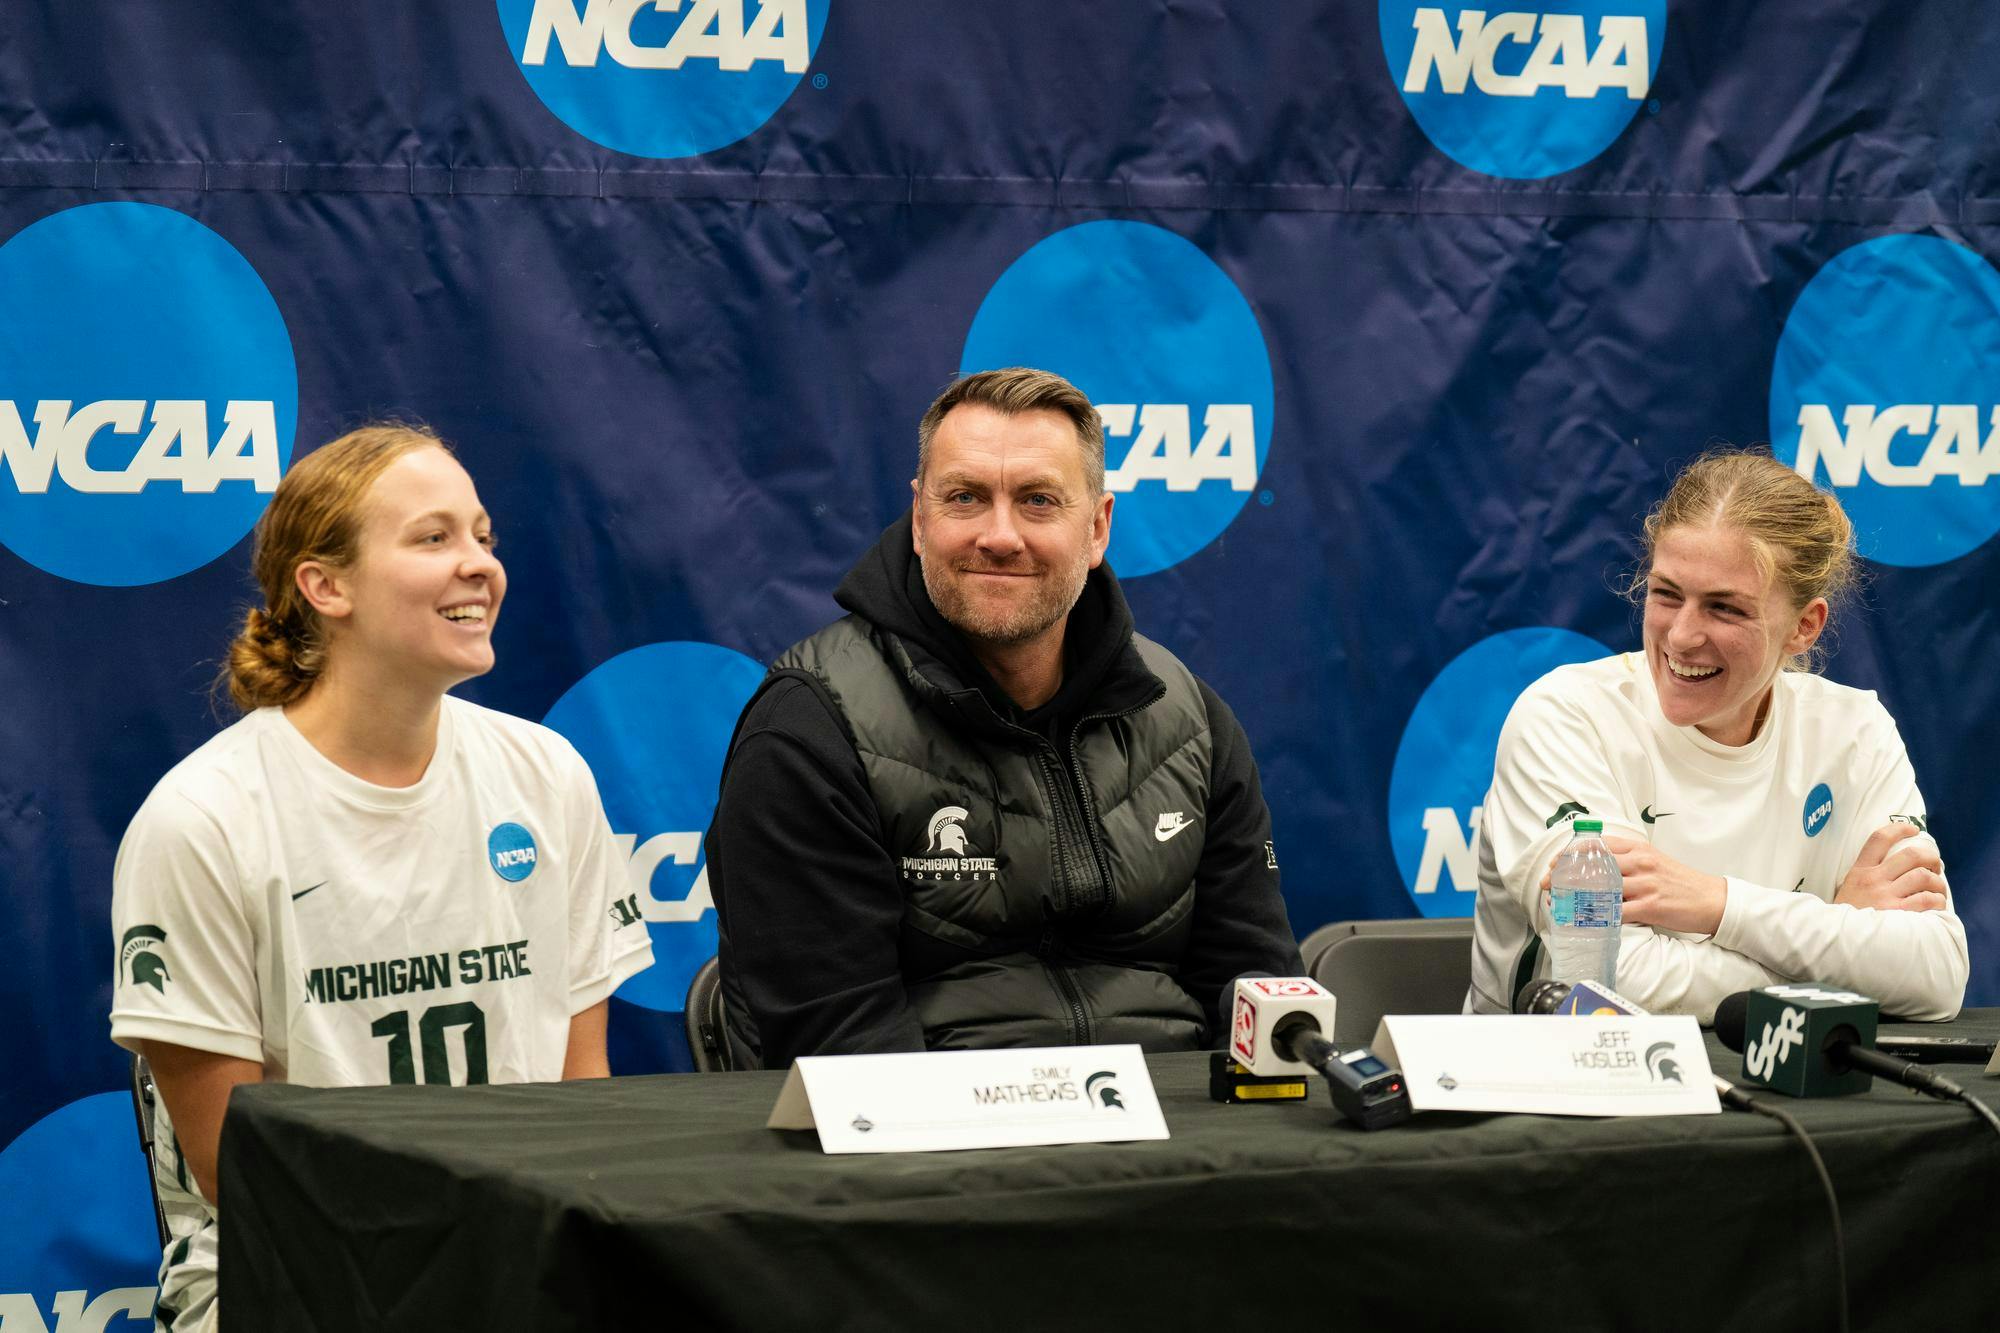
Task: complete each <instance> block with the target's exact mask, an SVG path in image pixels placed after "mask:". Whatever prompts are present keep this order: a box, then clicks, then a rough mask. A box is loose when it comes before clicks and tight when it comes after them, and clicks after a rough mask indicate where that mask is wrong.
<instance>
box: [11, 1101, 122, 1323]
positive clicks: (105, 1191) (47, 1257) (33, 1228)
mask: <svg viewBox="0 0 2000 1333" xmlns="http://www.w3.org/2000/svg"><path fill="white" fill-rule="evenodd" d="M134 1134H135V1130H134V1129H133V1125H132V1098H131V1095H130V1094H129V1093H125V1092H101V1093H98V1094H96V1095H95V1096H90V1097H85V1098H83V1099H82V1100H80V1101H75V1102H71V1103H70V1104H69V1105H68V1106H64V1107H61V1108H59V1109H57V1110H55V1111H52V1112H50V1113H49V1114H48V1115H46V1116H44V1117H43V1118H42V1119H41V1120H40V1121H38V1122H37V1123H35V1124H33V1125H31V1126H29V1127H28V1129H27V1130H25V1131H24V1132H23V1133H22V1134H21V1136H20V1137H19V1138H17V1139H15V1140H14V1141H13V1142H12V1143H10V1144H8V1145H7V1146H6V1147H5V1148H4V1149H0V1330H4V1331H5V1333H17V1331H18V1333H105V1330H109V1331H110V1333H124V1331H125V1330H131V1331H132V1333H138V1331H139V1330H141V1329H150V1328H152V1327H153V1298H154V1294H155V1289H154V1282H155V1281H156V1275H157V1273H158V1271H159V1267H160V1242H159V1236H158V1233H157V1232H156V1231H155V1230H154V1222H153V1199H152V1194H151V1192H150V1191H149V1190H148V1189H147V1187H146V1161H145V1158H144V1157H142V1156H141V1155H140V1154H139V1153H138V1152H137V1151H136V1150H135V1151H129V1152H128V1151H109V1150H108V1148H109V1146H110V1145H114V1144H115V1145H119V1146H120V1147H121V1148H122V1147H124V1146H125V1145H128V1144H130V1145H136V1142H137V1140H136V1139H135V1137H134Z"/></svg>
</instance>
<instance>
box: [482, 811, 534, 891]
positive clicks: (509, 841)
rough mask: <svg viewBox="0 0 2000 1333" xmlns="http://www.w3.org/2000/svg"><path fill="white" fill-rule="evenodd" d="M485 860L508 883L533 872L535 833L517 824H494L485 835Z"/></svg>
mask: <svg viewBox="0 0 2000 1333" xmlns="http://www.w3.org/2000/svg"><path fill="white" fill-rule="evenodd" d="M486 862H487V864H488V865H490V866H492V867H493V873H494V874H496V875H498V876H499V877H500V878H502V879H504V880H506V881H507V882H508V883H509V884H519V883H520V882H521V881H522V880H524V879H526V878H527V877H528V876H530V875H532V874H534V873H535V835H534V834H532V833H530V832H528V830H526V829H524V828H522V827H521V826H520V825H519V824H499V825H495V826H494V829H493V831H492V832H491V833H489V834H487V835H486Z"/></svg>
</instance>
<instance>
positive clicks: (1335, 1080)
mask: <svg viewBox="0 0 2000 1333" xmlns="http://www.w3.org/2000/svg"><path fill="white" fill-rule="evenodd" d="M1337 1003H1338V1002H1337V1001H1336V1000H1335V999H1334V997H1333V995H1332V994H1331V993H1329V992H1328V991H1327V989H1326V988H1325V987H1324V986H1321V985H1320V984H1319V983H1318V982H1316V981H1314V980H1313V979H1312V978H1311V977H1238V978H1237V980H1236V1001H1235V1004H1234V1007H1233V1013H1232V1016H1231V1018H1230V1023H1229V1034H1230V1035H1229V1050H1228V1051H1227V1052H1226V1053H1224V1052H1217V1054H1216V1057H1215V1059H1214V1060H1212V1061H1211V1065H1212V1068H1211V1070H1210V1076H1209V1095H1210V1096H1212V1097H1214V1098H1215V1099H1216V1100H1217V1101H1223V1102H1236V1101H1246V1100H1251V1099H1256V1100H1266V1101H1279V1100H1284V1101H1296V1100H1303V1099H1304V1097H1305V1095H1306V1082H1305V1080H1306V1078H1307V1077H1309V1076H1310V1074H1311V1073H1312V1072H1313V1071H1318V1072H1319V1073H1320V1074H1321V1075H1323V1076H1324V1077H1325V1078H1326V1082H1327V1091H1328V1094H1329V1095H1330V1096H1331V1097H1332V1099H1333V1104H1334V1107H1335V1109H1337V1110H1338V1111H1339V1112H1340V1113H1341V1114H1342V1115H1344V1116H1346V1117H1347V1118H1348V1119H1349V1120H1351V1121H1353V1122H1354V1123H1355V1124H1357V1125H1360V1126H1361V1127H1362V1128H1363V1129H1380V1128H1382V1127H1384V1126H1386V1125H1394V1124H1399V1123H1401V1122H1402V1121H1405V1120H1408V1119H1409V1118H1410V1109H1411V1108H1410V1094H1409V1090H1408V1089H1407V1088H1405V1087H1404V1086H1403V1076H1402V1074H1401V1073H1399V1072H1398V1071H1396V1070H1394V1069H1391V1068H1389V1066H1388V1065H1386V1064H1384V1063H1383V1062H1382V1061H1380V1060H1378V1059H1376V1058H1375V1056H1374V1055H1373V1054H1372V1053H1370V1052H1369V1050H1368V1049H1367V1048H1366V1047H1358V1048H1356V1049H1355V1050H1352V1051H1349V1052H1348V1053H1347V1054H1345V1055H1342V1054H1341V1053H1340V1048H1339V1047H1337V1046H1335V1045H1334V1044H1333V1041H1332V1037H1333V1015H1334V1010H1335V1008H1336V1007H1337Z"/></svg>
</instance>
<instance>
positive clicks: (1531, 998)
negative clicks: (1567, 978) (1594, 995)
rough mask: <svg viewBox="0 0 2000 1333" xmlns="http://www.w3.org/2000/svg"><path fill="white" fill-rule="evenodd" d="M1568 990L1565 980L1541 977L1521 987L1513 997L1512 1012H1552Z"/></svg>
mask: <svg viewBox="0 0 2000 1333" xmlns="http://www.w3.org/2000/svg"><path fill="white" fill-rule="evenodd" d="M1569 991H1570V988H1569V984H1568V983H1567V982H1562V981H1557V980H1556V979H1555V978H1554V977H1543V978H1542V979H1541V980H1540V981H1531V982H1529V983H1528V984H1527V985H1525V986H1523V987H1521V993H1520V994H1518V995H1516V996H1515V997H1514V1012H1515V1013H1517V1014H1552V1013H1554V1012H1555V1011H1556V1006H1557V1005H1559V1004H1561V1003H1562V1002H1563V996H1565V995H1568V994H1569Z"/></svg>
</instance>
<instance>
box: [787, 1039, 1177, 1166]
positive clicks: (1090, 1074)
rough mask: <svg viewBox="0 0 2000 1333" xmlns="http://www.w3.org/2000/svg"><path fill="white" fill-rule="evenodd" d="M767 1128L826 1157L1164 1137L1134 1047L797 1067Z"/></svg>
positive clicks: (936, 1054) (882, 1058)
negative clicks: (802, 1140) (804, 1141)
mask: <svg viewBox="0 0 2000 1333" xmlns="http://www.w3.org/2000/svg"><path fill="white" fill-rule="evenodd" d="M765 1125H766V1127H767V1128H770V1129H817V1130H819V1146H820V1149H821V1151H823V1152H829V1153H850V1152H853V1153H861V1152H868V1153H874V1152H938V1151H941V1150H945V1149H952V1148H1019V1147H1026V1146H1029V1145H1032V1144H1044V1143H1121V1142H1125V1141H1128V1140H1132V1139H1164V1138H1166V1137H1167V1122H1166V1120H1165V1118H1164V1117H1162V1116H1161V1114H1160V1101H1159V1098H1158V1097H1157V1096H1155V1095H1154V1093H1153V1079H1152V1076H1151V1075H1150V1074H1149V1073H1147V1071H1146V1057H1145V1055H1144V1053H1143V1052H1141V1051H1140V1049H1139V1048H1138V1047H1137V1046H1045V1047H1034V1048H1023V1049H1020V1050H1004V1051H922V1052H918V1053H915V1054H910V1055H808V1056H802V1057H801V1058H800V1059H799V1060H797V1061H796V1062H795V1063H794V1064H793V1065H792V1072H791V1073H790V1074H788V1075H786V1076H785V1086H784V1088H783V1090H781V1091H780V1092H779V1093H778V1104H777V1105H776V1106H774V1107H772V1108H771V1118H770V1119H769V1120H768V1121H766V1122H765Z"/></svg>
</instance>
